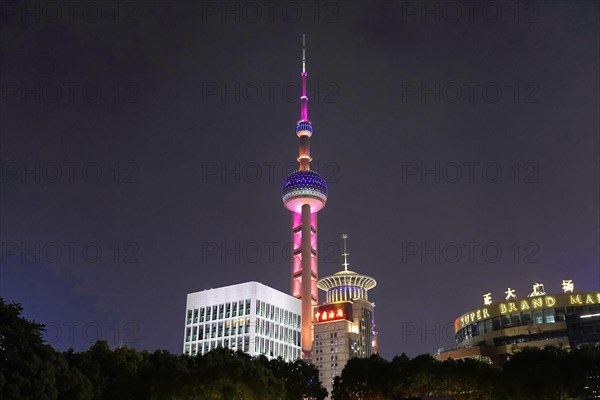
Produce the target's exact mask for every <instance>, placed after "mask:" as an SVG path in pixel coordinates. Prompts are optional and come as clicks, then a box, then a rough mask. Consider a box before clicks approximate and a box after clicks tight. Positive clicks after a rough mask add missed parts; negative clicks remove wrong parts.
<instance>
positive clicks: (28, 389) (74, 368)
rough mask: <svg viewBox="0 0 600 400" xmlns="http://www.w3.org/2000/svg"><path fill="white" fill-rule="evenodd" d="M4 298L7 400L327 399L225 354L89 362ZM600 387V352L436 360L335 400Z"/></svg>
mask: <svg viewBox="0 0 600 400" xmlns="http://www.w3.org/2000/svg"><path fill="white" fill-rule="evenodd" d="M21 312H22V308H21V306H20V305H18V304H5V303H4V301H3V300H2V299H1V298H0V399H6V400H20V399H28V400H29V399H31V400H53V399H57V400H63V399H65V400H69V399H73V400H120V399H123V400H137V399H140V400H142V399H143V400H153V399H157V400H158V399H161V400H162V399H165V400H213V399H214V400H217V399H218V400H221V399H223V400H225V399H228V400H229V399H236V400H238V399H244V400H255V399H256V400H269V399H281V400H284V399H285V400H288V399H289V400H292V399H294V400H296V399H297V400H300V399H315V400H316V399H319V400H320V399H323V398H324V397H325V396H326V391H325V390H324V389H323V387H322V385H321V382H319V376H318V371H317V369H316V368H315V367H313V366H311V365H308V364H306V363H304V362H302V361H296V362H293V363H287V362H284V361H283V360H281V359H278V360H268V359H267V358H266V357H263V356H261V357H256V358H251V357H249V356H248V355H246V354H244V353H242V352H233V351H230V350H227V349H216V350H214V351H211V352H210V353H208V354H206V355H204V356H196V357H190V356H185V355H179V354H171V353H169V352H167V351H164V350H159V351H155V352H153V353H149V352H147V351H137V350H135V349H130V348H127V347H120V348H116V349H110V348H109V346H108V344H107V343H106V342H104V341H98V342H97V343H96V344H94V345H92V346H91V347H90V348H89V349H88V350H86V351H83V352H74V351H72V350H70V351H67V352H58V351H56V350H55V349H54V348H52V346H50V345H48V344H46V343H44V341H43V338H42V332H43V329H44V327H43V325H40V324H36V323H34V322H31V321H28V320H26V319H25V318H23V317H22V316H21ZM599 381H600V349H599V348H598V347H597V346H587V347H582V348H580V349H577V350H575V351H573V352H570V353H569V352H566V351H563V350H560V349H557V348H552V347H548V348H546V349H543V350H540V349H526V350H524V351H522V352H520V353H518V354H517V355H515V356H513V357H512V359H511V360H510V361H509V362H508V363H507V364H506V365H505V366H504V367H503V368H502V369H497V368H494V367H492V366H489V365H487V364H484V363H480V362H477V361H474V360H465V361H452V360H450V361H445V362H437V361H435V360H434V359H433V358H432V357H431V356H429V355H422V356H418V357H415V358H413V359H410V358H408V357H407V356H405V355H402V356H397V357H394V359H393V360H392V361H386V360H384V359H382V358H380V357H378V356H373V357H371V358H368V359H352V360H350V362H348V364H347V365H346V367H345V368H344V370H343V372H342V375H341V377H338V378H336V382H335V385H334V393H333V398H334V399H335V400H350V399H357V400H358V399H361V400H367V399H372V400H375V399H380V400H383V399H419V398H421V397H427V396H446V397H447V398H452V399H456V400H459V399H465V400H467V399H469V400H472V399H473V400H474V399H490V400H491V399H506V400H508V399H514V400H528V399H536V400H540V399H571V398H573V399H586V398H588V397H589V396H590V394H591V392H592V390H593V388H594V387H595V388H596V390H598V387H599V386H600V385H599Z"/></svg>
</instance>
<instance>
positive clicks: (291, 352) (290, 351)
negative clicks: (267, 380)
mask: <svg viewBox="0 0 600 400" xmlns="http://www.w3.org/2000/svg"><path fill="white" fill-rule="evenodd" d="M254 351H255V352H256V353H257V354H264V355H266V356H267V357H273V358H277V357H282V358H283V359H284V360H296V359H298V358H300V344H299V343H298V344H297V345H296V346H295V347H294V346H293V345H289V344H285V343H281V342H276V341H274V340H272V339H268V338H264V337H258V336H257V337H256V341H255V342H254Z"/></svg>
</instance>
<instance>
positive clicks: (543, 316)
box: [456, 304, 600, 343]
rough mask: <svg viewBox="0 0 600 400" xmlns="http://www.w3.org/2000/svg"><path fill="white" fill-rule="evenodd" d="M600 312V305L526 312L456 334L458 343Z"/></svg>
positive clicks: (477, 323) (494, 319) (482, 322)
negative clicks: (487, 334)
mask: <svg viewBox="0 0 600 400" xmlns="http://www.w3.org/2000/svg"><path fill="white" fill-rule="evenodd" d="M599 312H600V305H597V304H596V305H591V306H585V307H556V308H546V309H543V310H534V311H525V312H521V313H514V314H508V315H502V316H500V317H494V318H489V319H486V320H483V321H479V322H473V323H472V324H470V325H468V326H465V327H464V328H462V329H461V330H459V331H458V332H457V334H456V340H457V341H458V343H461V342H462V341H464V340H466V339H470V338H472V337H474V336H478V335H483V334H485V333H490V332H493V331H497V330H500V329H506V328H512V327H515V326H523V325H529V324H543V323H546V324H551V323H554V322H560V321H564V320H565V316H566V315H569V314H577V315H584V314H594V313H599Z"/></svg>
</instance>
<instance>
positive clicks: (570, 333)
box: [435, 289, 600, 365]
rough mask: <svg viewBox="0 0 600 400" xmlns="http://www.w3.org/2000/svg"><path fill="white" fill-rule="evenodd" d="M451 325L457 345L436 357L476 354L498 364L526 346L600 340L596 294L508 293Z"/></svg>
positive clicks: (599, 301)
mask: <svg viewBox="0 0 600 400" xmlns="http://www.w3.org/2000/svg"><path fill="white" fill-rule="evenodd" d="M509 290H510V289H509ZM507 293H508V292H507ZM454 327H455V333H456V336H455V337H456V342H457V346H456V347H455V348H453V349H449V350H442V349H440V350H439V351H438V352H437V353H436V354H435V358H436V359H438V360H446V359H448V358H455V359H460V358H476V359H479V360H482V361H486V362H489V363H491V364H494V365H502V364H503V363H505V362H506V361H507V360H508V359H509V358H510V355H511V354H514V353H515V352H518V351H520V350H521V349H522V348H523V347H526V346H532V347H540V348H543V347H544V346H546V345H555V346H558V347H562V348H565V349H570V348H573V347H576V346H579V345H581V344H586V343H600V292H584V293H575V292H566V293H559V294H546V293H539V294H537V295H536V293H532V295H530V296H528V297H526V298H524V299H516V298H512V297H511V298H510V299H507V300H506V301H503V302H501V303H497V304H492V303H490V304H484V306H483V307H480V308H476V309H473V310H471V311H469V312H467V313H465V314H463V315H461V316H460V317H458V318H457V319H456V321H455V323H454Z"/></svg>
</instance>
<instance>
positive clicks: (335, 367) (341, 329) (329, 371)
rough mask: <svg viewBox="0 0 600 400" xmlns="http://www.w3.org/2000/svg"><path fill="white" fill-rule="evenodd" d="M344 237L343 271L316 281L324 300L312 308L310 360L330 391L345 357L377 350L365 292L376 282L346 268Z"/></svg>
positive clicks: (361, 355) (360, 355)
mask: <svg viewBox="0 0 600 400" xmlns="http://www.w3.org/2000/svg"><path fill="white" fill-rule="evenodd" d="M347 237H348V236H347V235H343V236H342V238H343V239H344V254H343V256H344V270H343V271H339V272H337V273H335V274H333V275H331V276H328V277H325V278H323V279H321V280H319V282H318V287H319V289H321V290H324V291H325V292H326V294H325V298H326V301H325V303H324V304H322V305H319V306H317V307H314V308H313V324H314V334H315V339H314V342H313V348H312V355H313V360H312V361H313V364H314V365H315V366H316V367H317V368H318V369H319V377H320V379H321V382H323V386H324V387H325V388H326V389H327V391H328V392H329V393H330V394H331V390H332V388H333V380H334V379H335V377H336V376H339V375H340V374H341V372H342V370H343V369H344V366H345V365H346V362H347V361H348V360H349V359H351V358H353V357H370V356H371V355H372V354H375V353H377V332H376V331H375V317H374V304H373V303H371V302H370V301H369V297H368V293H367V292H368V290H370V289H372V288H374V287H375V285H376V284H377V282H376V281H375V279H373V278H371V277H369V276H366V275H361V274H358V273H356V272H353V271H350V270H348V266H349V265H350V264H349V263H348V255H349V254H348V253H347V250H346V239H347Z"/></svg>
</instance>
